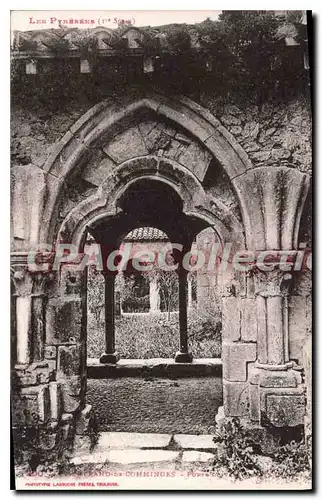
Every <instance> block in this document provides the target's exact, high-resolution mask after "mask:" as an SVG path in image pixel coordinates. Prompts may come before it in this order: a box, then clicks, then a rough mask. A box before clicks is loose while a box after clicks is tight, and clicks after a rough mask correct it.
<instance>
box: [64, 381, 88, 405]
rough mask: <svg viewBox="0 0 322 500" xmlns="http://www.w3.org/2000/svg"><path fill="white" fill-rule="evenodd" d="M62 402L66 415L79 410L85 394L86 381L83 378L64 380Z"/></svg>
mask: <svg viewBox="0 0 322 500" xmlns="http://www.w3.org/2000/svg"><path fill="white" fill-rule="evenodd" d="M61 382H62V401H63V411H64V412H65V413H74V412H75V411H76V410H78V409H79V407H80V405H81V402H82V400H83V397H84V392H85V380H84V379H83V378H82V377H77V376H74V377H69V378H66V379H63V378H62V381H61Z"/></svg>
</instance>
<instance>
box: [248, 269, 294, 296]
mask: <svg viewBox="0 0 322 500" xmlns="http://www.w3.org/2000/svg"><path fill="white" fill-rule="evenodd" d="M253 276H254V284H255V294H256V295H261V296H262V297H287V296H288V295H289V293H290V290H291V289H292V288H293V284H294V273H291V272H289V271H282V270H280V269H273V270H270V271H263V270H260V269H258V268H255V269H254V271H253Z"/></svg>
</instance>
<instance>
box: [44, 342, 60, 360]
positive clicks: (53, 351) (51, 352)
mask: <svg viewBox="0 0 322 500" xmlns="http://www.w3.org/2000/svg"><path fill="white" fill-rule="evenodd" d="M44 357H45V359H50V360H52V359H54V360H55V359H56V357H57V347H56V346H54V345H46V346H45V348H44Z"/></svg>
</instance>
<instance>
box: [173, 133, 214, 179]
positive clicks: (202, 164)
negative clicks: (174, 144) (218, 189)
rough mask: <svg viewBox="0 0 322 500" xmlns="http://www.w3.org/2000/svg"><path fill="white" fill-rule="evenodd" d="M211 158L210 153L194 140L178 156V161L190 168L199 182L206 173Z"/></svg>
mask: <svg viewBox="0 0 322 500" xmlns="http://www.w3.org/2000/svg"><path fill="white" fill-rule="evenodd" d="M211 159H212V155H211V154H210V153H209V152H208V151H207V150H206V149H205V148H201V146H199V144H198V143H196V142H193V143H192V144H190V145H189V146H188V148H187V149H186V150H185V151H184V153H183V154H181V155H180V156H178V161H179V162H180V163H181V164H182V165H184V166H185V167H187V168H188V169H189V170H191V172H193V173H194V175H195V176H196V177H197V178H198V179H199V180H200V181H201V182H202V181H203V179H204V177H205V175H206V172H207V169H208V166H209V163H210V161H211Z"/></svg>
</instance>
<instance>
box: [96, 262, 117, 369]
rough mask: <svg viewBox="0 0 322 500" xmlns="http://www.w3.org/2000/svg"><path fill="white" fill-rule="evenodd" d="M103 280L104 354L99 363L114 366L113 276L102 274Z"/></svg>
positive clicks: (115, 356) (115, 357)
mask: <svg viewBox="0 0 322 500" xmlns="http://www.w3.org/2000/svg"><path fill="white" fill-rule="evenodd" d="M104 280H105V346H106V347H105V353H104V354H102V356H101V357H100V362H101V363H109V364H115V363H116V362H117V361H118V357H117V354H116V352H115V293H114V292H115V275H114V274H112V273H108V272H105V273H104Z"/></svg>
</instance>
